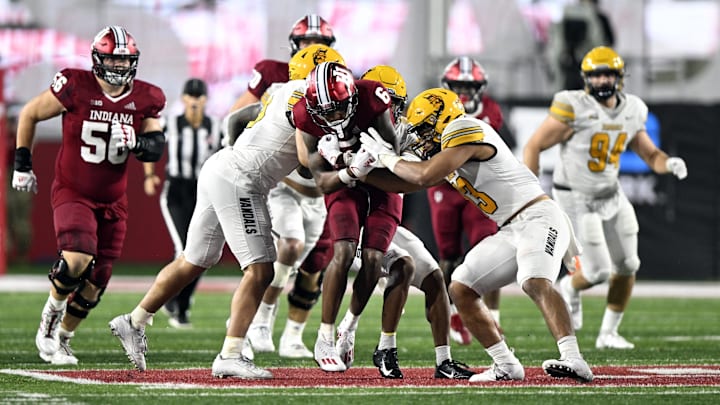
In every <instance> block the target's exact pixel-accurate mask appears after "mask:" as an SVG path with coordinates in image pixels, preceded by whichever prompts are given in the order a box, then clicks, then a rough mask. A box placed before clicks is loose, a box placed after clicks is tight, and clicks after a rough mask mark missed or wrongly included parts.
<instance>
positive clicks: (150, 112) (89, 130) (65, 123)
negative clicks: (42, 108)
mask: <svg viewBox="0 0 720 405" xmlns="http://www.w3.org/2000/svg"><path fill="white" fill-rule="evenodd" d="M50 91H51V92H52V94H53V95H55V97H57V99H58V100H59V101H60V103H61V104H62V105H63V106H64V107H65V110H66V111H65V112H63V115H62V145H61V146H60V151H59V152H58V155H57V158H56V160H55V181H57V182H59V183H60V184H61V185H62V186H65V187H68V188H70V189H72V190H74V191H76V192H77V193H79V194H81V195H82V196H84V197H86V198H88V199H91V200H94V201H98V202H112V201H115V200H117V199H119V198H120V197H122V196H123V195H124V194H125V191H126V188H127V160H128V156H129V155H130V152H129V151H128V150H127V149H126V148H118V147H117V146H116V143H117V142H116V141H112V140H111V139H110V124H111V123H112V121H113V120H118V121H119V122H120V123H121V124H125V125H131V126H132V127H133V128H134V129H135V134H137V136H141V135H140V134H141V127H142V122H143V120H144V119H146V118H159V117H160V112H161V111H162V109H163V108H165V95H164V94H163V92H162V90H161V89H160V88H159V87H156V86H153V85H152V84H149V83H147V82H143V81H141V80H133V82H132V89H131V90H130V91H129V92H126V93H123V94H122V95H120V96H118V97H111V96H109V95H107V94H105V93H104V92H103V90H102V88H101V87H100V84H99V83H98V82H97V80H96V78H95V75H94V74H93V73H92V72H90V71H87V70H79V69H64V70H62V71H60V72H58V73H57V74H56V75H55V78H54V80H53V83H52V84H51V85H50Z"/></svg>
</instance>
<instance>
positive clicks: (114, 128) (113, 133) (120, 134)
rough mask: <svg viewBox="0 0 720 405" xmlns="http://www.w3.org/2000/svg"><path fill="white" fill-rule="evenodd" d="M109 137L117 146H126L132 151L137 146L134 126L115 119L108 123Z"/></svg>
mask: <svg viewBox="0 0 720 405" xmlns="http://www.w3.org/2000/svg"><path fill="white" fill-rule="evenodd" d="M110 137H111V138H112V140H114V141H115V146H117V147H118V148H127V149H128V150H130V151H132V150H133V149H135V147H136V146H137V137H136V136H135V128H133V127H132V125H126V124H121V123H120V122H119V121H117V120H116V121H113V122H112V124H111V125H110Z"/></svg>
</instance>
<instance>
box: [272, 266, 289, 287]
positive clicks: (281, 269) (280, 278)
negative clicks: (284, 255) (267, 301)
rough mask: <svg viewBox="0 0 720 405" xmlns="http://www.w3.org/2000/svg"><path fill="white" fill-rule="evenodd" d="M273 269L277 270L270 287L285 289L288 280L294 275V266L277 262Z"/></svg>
mask: <svg viewBox="0 0 720 405" xmlns="http://www.w3.org/2000/svg"><path fill="white" fill-rule="evenodd" d="M273 269H274V270H275V276H274V277H273V279H272V281H271V282H270V287H275V288H285V284H287V282H288V279H289V278H290V276H291V275H292V273H293V270H294V268H293V266H288V265H287V264H282V263H280V262H275V264H273Z"/></svg>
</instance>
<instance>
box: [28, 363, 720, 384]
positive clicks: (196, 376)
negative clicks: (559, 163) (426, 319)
mask: <svg viewBox="0 0 720 405" xmlns="http://www.w3.org/2000/svg"><path fill="white" fill-rule="evenodd" d="M270 370H271V371H272V373H273V374H274V376H275V378H274V379H272V380H240V379H218V378H213V377H212V376H211V374H210V370H209V369H185V370H147V371H145V372H142V373H141V372H138V371H134V370H82V371H52V370H48V371H36V372H31V373H27V372H25V373H24V374H26V375H27V374H32V375H34V376H36V377H39V378H51V379H62V380H64V381H67V382H73V381H77V382H85V383H87V382H98V383H110V384H141V385H155V384H158V385H168V386H173V387H182V386H188V387H195V388H197V387H208V388H213V387H215V388H243V387H247V388H252V387H258V388H260V387H297V388H305V387H338V388H342V387H404V386H410V387H448V386H451V387H452V386H470V385H472V386H476V385H477V386H503V387H541V386H552V385H576V384H577V383H576V382H575V381H573V380H567V379H564V380H556V379H553V378H551V377H549V376H547V375H545V374H544V373H543V371H542V370H541V369H540V368H526V369H525V374H526V377H525V380H524V381H512V382H497V383H473V384H470V383H469V382H467V381H457V380H454V381H453V380H441V379H435V378H433V371H434V370H433V369H431V368H404V369H403V372H404V374H405V378H404V379H402V380H386V379H383V378H381V377H380V376H379V375H378V371H377V369H375V368H352V369H350V370H348V371H346V372H344V373H325V372H323V371H321V370H319V369H315V368H271V369H270ZM593 373H594V374H595V380H594V381H593V382H592V383H590V384H588V385H592V386H618V387H634V386H648V387H653V386H657V387H660V386H666V387H678V386H720V366H719V365H712V366H638V367H594V368H593Z"/></svg>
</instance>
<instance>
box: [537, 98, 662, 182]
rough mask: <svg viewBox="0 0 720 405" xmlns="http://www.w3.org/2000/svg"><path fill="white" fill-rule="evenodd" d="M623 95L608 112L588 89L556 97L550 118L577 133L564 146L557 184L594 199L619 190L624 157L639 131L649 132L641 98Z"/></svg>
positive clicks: (560, 155) (557, 167)
mask: <svg viewBox="0 0 720 405" xmlns="http://www.w3.org/2000/svg"><path fill="white" fill-rule="evenodd" d="M618 94H619V104H618V106H617V107H616V108H614V109H608V108H606V107H604V106H603V105H601V104H600V103H598V102H597V100H595V98H594V97H592V96H591V95H589V94H587V93H586V92H585V91H584V90H566V91H561V92H559V93H556V94H555V97H554V98H553V102H552V105H551V106H550V115H551V116H553V117H554V118H557V119H558V120H560V121H562V122H564V123H566V124H568V125H569V126H571V127H572V128H573V129H574V130H575V133H574V134H573V135H572V136H571V137H570V139H568V140H567V141H565V142H563V143H561V144H560V154H559V159H558V163H557V165H556V166H555V170H554V173H553V182H554V183H555V184H557V185H560V186H565V187H569V188H570V189H572V190H576V191H580V192H582V193H584V194H588V195H591V196H605V195H608V194H610V193H613V192H614V191H615V190H617V189H618V188H619V184H618V173H619V170H620V154H621V153H622V152H624V151H625V149H626V148H627V145H628V143H629V142H630V141H632V139H633V138H634V137H635V135H636V134H637V133H638V132H639V131H643V130H645V121H646V119H647V114H648V109H647V106H646V105H645V103H643V102H642V100H640V98H638V97H636V96H633V95H630V94H622V93H618Z"/></svg>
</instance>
